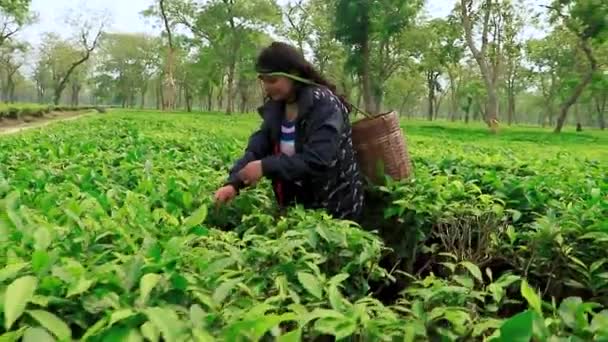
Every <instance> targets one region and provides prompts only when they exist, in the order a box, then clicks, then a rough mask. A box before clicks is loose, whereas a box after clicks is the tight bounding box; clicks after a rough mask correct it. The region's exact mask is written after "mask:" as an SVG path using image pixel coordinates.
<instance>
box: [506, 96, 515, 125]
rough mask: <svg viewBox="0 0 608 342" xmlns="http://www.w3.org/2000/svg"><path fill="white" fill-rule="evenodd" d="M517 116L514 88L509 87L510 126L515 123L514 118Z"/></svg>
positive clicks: (508, 110)
mask: <svg viewBox="0 0 608 342" xmlns="http://www.w3.org/2000/svg"><path fill="white" fill-rule="evenodd" d="M514 117H515V94H513V90H512V89H509V98H508V105H507V122H508V124H509V126H511V124H512V123H513V118H514Z"/></svg>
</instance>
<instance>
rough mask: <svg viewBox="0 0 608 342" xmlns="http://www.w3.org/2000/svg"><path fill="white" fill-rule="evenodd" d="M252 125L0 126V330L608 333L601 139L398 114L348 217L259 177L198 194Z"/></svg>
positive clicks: (272, 335)
mask: <svg viewBox="0 0 608 342" xmlns="http://www.w3.org/2000/svg"><path fill="white" fill-rule="evenodd" d="M255 125H257V119H256V118H254V117H226V116H220V115H213V114H198V115H197V114H191V115H185V114H170V115H167V114H159V113H139V114H138V113H132V112H130V113H128V114H127V113H126V114H116V113H111V114H108V115H104V116H99V117H89V118H86V119H81V120H78V121H75V122H70V123H57V124H54V125H52V126H49V127H47V128H45V129H44V132H43V133H36V132H30V133H21V134H18V135H11V136H6V137H0V260H1V261H2V265H3V267H2V268H1V269H0V281H1V283H0V321H2V322H3V323H4V324H2V326H1V327H0V337H1V338H2V339H3V340H7V341H13V340H15V341H16V340H20V339H23V340H25V341H46V340H59V341H66V340H72V339H73V340H86V341H106V340H112V341H113V340H130V339H133V340H138V341H140V340H148V341H159V340H161V338H162V340H165V341H187V340H195V341H215V340H222V341H255V340H262V341H266V340H274V339H276V340H279V341H298V340H325V339H328V338H329V339H331V338H335V339H340V340H341V339H344V340H350V341H394V340H405V341H425V340H462V341H471V340H487V341H529V340H532V339H534V340H537V341H541V340H561V339H565V338H570V339H572V340H577V339H578V340H585V341H589V340H596V341H601V340H606V338H608V324H607V323H608V308H606V305H608V302H607V300H606V299H607V294H606V291H607V289H608V287H607V286H606V284H607V281H608V276H606V275H607V274H608V269H607V268H608V263H606V257H605V252H604V251H605V250H606V248H607V247H608V246H606V244H607V243H608V238H607V237H608V235H607V234H608V227H607V226H606V224H607V220H606V218H607V217H608V198H607V194H608V185H607V184H608V179H607V177H608V172H607V170H608V168H607V166H606V161H607V160H608V158H603V151H606V150H603V151H602V150H601V148H600V150H598V151H596V150H594V149H589V150H588V151H587V150H585V149H584V148H582V147H581V146H580V145H579V142H576V141H574V142H572V141H570V142H568V144H566V143H563V142H562V143H561V144H562V147H563V150H564V151H570V153H567V152H566V153H563V152H561V153H552V152H550V151H551V147H548V148H545V147H543V146H539V145H536V143H530V142H526V143H525V144H526V145H525V146H527V149H526V151H525V153H522V152H521V151H518V150H516V149H514V148H515V146H518V144H520V142H515V141H509V139H510V138H512V136H511V135H509V133H508V132H507V133H504V134H503V135H504V136H505V137H506V138H505V140H506V141H505V142H496V143H495V144H494V147H490V145H488V144H486V145H485V146H483V147H479V146H477V144H479V143H482V142H484V141H486V142H487V141H488V140H490V139H500V137H496V138H494V137H489V136H483V135H479V136H478V137H477V138H476V139H477V140H469V141H467V140H465V139H461V137H460V136H459V135H458V133H457V132H453V133H452V134H449V135H445V134H440V135H437V136H434V135H432V134H429V132H428V128H425V127H424V126H422V125H420V124H417V123H413V124H412V126H407V127H406V129H407V131H408V132H410V131H411V132H413V133H412V134H408V141H409V142H410V150H411V152H412V156H413V159H414V163H415V166H416V174H415V176H414V177H413V178H411V179H410V180H408V181H403V182H390V181H389V182H387V184H385V185H384V186H382V187H378V188H376V189H374V191H373V192H372V193H371V194H370V196H378V197H379V198H381V199H382V204H381V205H378V206H376V207H374V205H373V201H370V205H369V206H370V208H371V210H372V211H373V210H376V211H380V213H379V214H380V215H381V216H382V217H383V220H376V218H375V217H374V219H373V220H372V222H374V224H372V225H370V224H368V222H363V223H362V226H359V225H358V224H355V223H353V222H347V221H338V220H333V219H331V218H330V217H328V216H327V215H326V214H324V213H322V212H320V211H306V210H303V209H302V208H294V209H292V210H290V211H289V212H288V213H287V214H286V215H285V216H282V217H279V216H277V215H275V214H276V208H275V206H274V201H273V199H272V197H271V191H270V189H269V185H268V183H267V182H263V183H262V184H261V186H260V187H258V188H256V189H251V190H247V191H244V192H243V193H242V195H241V196H240V197H239V198H238V199H236V200H235V202H234V203H232V204H231V205H230V206H225V207H221V208H216V207H214V206H213V204H212V203H211V194H212V192H213V191H214V190H215V189H216V188H217V187H218V186H219V185H221V183H222V181H223V180H224V178H225V175H226V169H227V167H228V166H229V165H230V164H231V163H232V161H233V159H234V158H235V157H236V156H237V155H238V154H239V153H240V152H241V149H242V148H243V146H244V143H245V141H246V140H245V139H246V137H247V136H248V134H249V132H250V131H251V130H252V128H253V127H255ZM529 134H541V135H542V134H543V133H542V132H534V133H529ZM450 136H453V139H450ZM520 137H521V136H520ZM550 139H553V138H550ZM560 139H561V138H560ZM591 139H597V141H596V143H597V145H598V146H600V147H603V148H605V147H606V146H608V144H605V143H606V141H605V140H602V139H605V138H603V136H600V135H597V136H595V135H592V136H591ZM573 151H576V153H574V152H573ZM597 156H600V157H599V158H598V157H597ZM389 247H390V248H392V249H393V251H391V249H390V248H389ZM391 253H396V255H397V257H398V258H399V257H401V258H404V259H405V260H406V263H408V266H407V267H399V266H396V267H382V266H381V265H384V264H385V262H384V257H385V256H386V255H387V254H388V255H391ZM393 255H394V254H393ZM397 280H398V281H400V282H402V283H403V284H406V285H407V286H405V287H404V288H403V289H401V290H400V291H399V293H395V294H393V297H394V299H392V300H388V301H387V300H385V299H384V298H381V297H382V296H381V295H380V294H381V292H382V291H383V287H384V288H385V289H386V286H390V285H391V284H394V282H395V281H397Z"/></svg>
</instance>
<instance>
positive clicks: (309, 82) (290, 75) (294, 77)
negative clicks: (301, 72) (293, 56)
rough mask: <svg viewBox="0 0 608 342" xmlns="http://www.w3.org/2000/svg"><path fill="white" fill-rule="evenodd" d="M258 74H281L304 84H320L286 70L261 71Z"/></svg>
mask: <svg viewBox="0 0 608 342" xmlns="http://www.w3.org/2000/svg"><path fill="white" fill-rule="evenodd" d="M260 75H264V76H283V77H287V78H290V79H292V80H294V81H298V82H302V83H304V84H309V85H316V86H320V84H317V83H315V82H313V81H311V80H309V79H306V78H302V77H300V76H296V75H292V74H288V73H286V72H280V71H277V72H263V73H260Z"/></svg>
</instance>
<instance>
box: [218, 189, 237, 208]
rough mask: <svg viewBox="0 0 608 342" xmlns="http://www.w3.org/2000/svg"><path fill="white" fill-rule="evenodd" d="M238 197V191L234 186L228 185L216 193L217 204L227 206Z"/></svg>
mask: <svg viewBox="0 0 608 342" xmlns="http://www.w3.org/2000/svg"><path fill="white" fill-rule="evenodd" d="M235 197H236V189H235V188H234V186H232V185H226V186H223V187H221V188H219V189H218V190H217V191H216V192H215V204H217V205H219V204H225V203H228V202H230V201H232V200H233V199H234V198H235Z"/></svg>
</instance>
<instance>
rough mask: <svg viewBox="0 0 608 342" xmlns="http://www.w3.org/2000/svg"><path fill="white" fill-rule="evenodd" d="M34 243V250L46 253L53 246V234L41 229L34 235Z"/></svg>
mask: <svg viewBox="0 0 608 342" xmlns="http://www.w3.org/2000/svg"><path fill="white" fill-rule="evenodd" d="M34 241H35V243H34V249H36V250H37V251H45V250H46V249H47V248H49V246H50V245H51V233H50V232H49V230H48V229H47V228H45V227H40V228H38V229H36V232H35V233H34Z"/></svg>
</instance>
